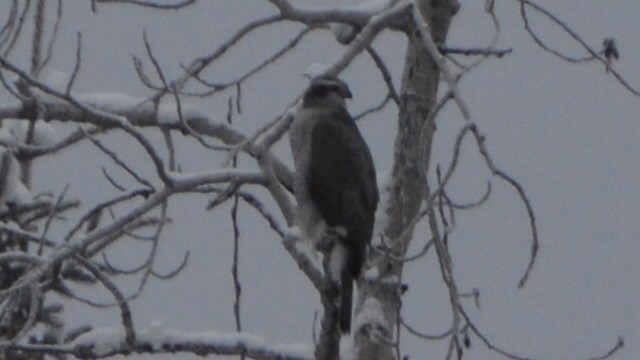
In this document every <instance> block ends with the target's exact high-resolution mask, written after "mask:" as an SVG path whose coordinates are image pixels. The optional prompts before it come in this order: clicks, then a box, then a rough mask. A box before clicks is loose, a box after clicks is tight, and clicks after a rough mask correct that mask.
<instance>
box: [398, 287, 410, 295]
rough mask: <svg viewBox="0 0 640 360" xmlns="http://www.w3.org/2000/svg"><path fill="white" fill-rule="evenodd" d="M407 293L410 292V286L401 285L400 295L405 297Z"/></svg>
mask: <svg viewBox="0 0 640 360" xmlns="http://www.w3.org/2000/svg"><path fill="white" fill-rule="evenodd" d="M407 291H409V285H408V284H400V294H402V295H404V293H406V292H407Z"/></svg>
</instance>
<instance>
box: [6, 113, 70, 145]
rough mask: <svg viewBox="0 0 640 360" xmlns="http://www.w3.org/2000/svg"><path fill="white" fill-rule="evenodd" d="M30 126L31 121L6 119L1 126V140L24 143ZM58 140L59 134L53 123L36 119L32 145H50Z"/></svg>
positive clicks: (10, 142)
mask: <svg viewBox="0 0 640 360" xmlns="http://www.w3.org/2000/svg"><path fill="white" fill-rule="evenodd" d="M29 126H30V122H29V121H25V120H18V119H4V120H2V127H0V140H2V141H3V142H5V143H8V144H10V145H14V146H17V145H18V144H24V143H25V142H26V140H27V134H28V132H29ZM57 140H58V134H57V133H56V129H55V128H54V127H53V126H52V125H51V124H49V123H47V122H45V121H42V120H38V121H36V125H35V128H34V133H33V143H32V145H36V146H50V145H53V144H55V143H56V141H57Z"/></svg>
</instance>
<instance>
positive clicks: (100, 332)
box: [74, 327, 125, 357]
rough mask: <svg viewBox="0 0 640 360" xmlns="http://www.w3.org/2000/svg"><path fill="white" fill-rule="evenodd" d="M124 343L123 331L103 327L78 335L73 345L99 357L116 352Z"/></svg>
mask: <svg viewBox="0 0 640 360" xmlns="http://www.w3.org/2000/svg"><path fill="white" fill-rule="evenodd" d="M124 343H125V334H124V329H122V328H106V327H104V328H95V329H93V330H91V331H89V332H88V333H85V334H82V335H80V336H79V337H78V338H77V339H76V341H75V343H74V344H75V345H81V346H83V347H87V348H91V349H92V350H93V353H94V354H95V355H97V356H98V357H100V356H106V355H108V354H110V353H113V352H115V351H117V350H118V349H120V346H122V344H124Z"/></svg>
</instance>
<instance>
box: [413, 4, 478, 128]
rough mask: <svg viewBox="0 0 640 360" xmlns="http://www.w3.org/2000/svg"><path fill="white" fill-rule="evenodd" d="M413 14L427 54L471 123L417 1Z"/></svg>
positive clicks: (465, 117) (452, 77)
mask: <svg viewBox="0 0 640 360" xmlns="http://www.w3.org/2000/svg"><path fill="white" fill-rule="evenodd" d="M411 13H412V14H413V21H414V22H415V24H416V26H417V27H418V30H420V34H421V35H422V36H421V38H422V41H423V43H424V46H425V48H426V49H427V52H428V53H429V55H430V56H431V58H432V59H433V61H434V62H435V63H436V64H437V65H438V68H439V69H440V73H441V74H442V77H443V79H444V81H445V83H447V86H448V88H449V91H450V92H451V93H452V94H453V100H454V101H455V102H456V104H457V105H458V108H459V109H460V111H461V112H462V116H463V117H464V119H465V120H467V121H469V120H470V119H471V115H470V113H469V110H468V108H467V105H466V104H465V102H464V100H463V98H462V95H461V94H460V91H459V90H458V84H457V82H456V80H455V77H454V76H453V74H452V73H451V70H449V67H448V66H447V62H446V60H445V58H444V57H443V56H442V55H441V54H440V51H439V50H438V46H437V45H436V43H435V42H434V40H433V37H432V36H431V28H430V26H429V24H428V23H427V22H426V21H425V19H424V15H423V14H422V13H421V12H420V7H419V6H418V5H417V4H416V2H415V0H413V11H412V12H411Z"/></svg>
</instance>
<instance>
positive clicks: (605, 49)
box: [600, 38, 620, 72]
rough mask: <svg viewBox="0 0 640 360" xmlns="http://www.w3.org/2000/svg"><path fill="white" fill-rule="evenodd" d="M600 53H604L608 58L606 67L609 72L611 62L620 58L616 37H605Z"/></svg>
mask: <svg viewBox="0 0 640 360" xmlns="http://www.w3.org/2000/svg"><path fill="white" fill-rule="evenodd" d="M600 54H602V55H603V56H604V58H605V59H606V60H607V63H608V64H606V68H605V69H606V70H607V72H609V64H611V62H612V61H613V60H618V59H620V53H619V52H618V48H617V47H616V41H615V39H614V38H605V39H604V41H603V42H602V50H601V51H600Z"/></svg>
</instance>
